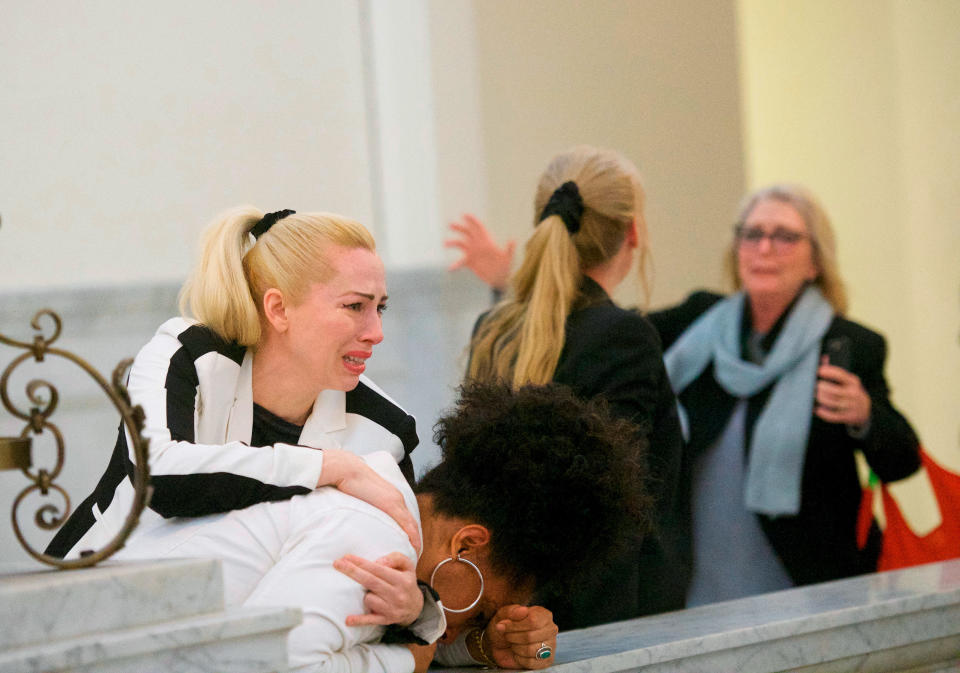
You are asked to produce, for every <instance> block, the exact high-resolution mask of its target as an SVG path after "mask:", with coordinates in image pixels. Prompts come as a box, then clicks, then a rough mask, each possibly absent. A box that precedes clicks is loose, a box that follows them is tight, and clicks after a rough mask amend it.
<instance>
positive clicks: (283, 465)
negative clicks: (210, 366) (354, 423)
mask: <svg viewBox="0 0 960 673" xmlns="http://www.w3.org/2000/svg"><path fill="white" fill-rule="evenodd" d="M186 355H187V354H186V351H185V350H183V349H182V344H181V342H180V341H179V340H178V339H177V337H176V336H175V335H173V334H171V333H170V332H166V331H164V329H163V328H161V330H160V331H159V332H158V333H157V334H156V336H154V337H153V339H151V341H150V342H149V343H148V344H147V345H146V346H144V348H143V349H141V351H140V353H138V355H137V357H136V359H135V361H134V364H133V367H132V369H131V371H130V377H129V383H128V386H127V388H128V390H129V392H130V397H131V400H132V402H133V403H134V404H139V405H141V407H142V408H143V410H144V414H145V419H144V431H143V434H144V436H145V437H146V438H147V439H148V440H149V456H150V458H149V460H150V472H151V477H152V479H151V481H152V485H153V488H154V495H153V498H152V500H151V503H150V506H151V508H152V509H154V510H156V511H157V512H158V513H160V514H161V515H163V516H165V517H170V516H201V515H204V514H212V513H217V512H223V511H228V510H232V509H240V508H242V507H247V506H249V505H252V504H255V503H258V502H263V501H266V500H277V499H281V498H286V497H290V496H291V495H295V494H298V493H307V492H309V491H310V490H312V489H313V488H315V487H316V485H317V481H318V480H319V478H320V473H321V471H322V469H323V452H322V451H317V450H315V449H312V448H307V447H302V446H292V445H287V444H276V445H275V446H272V447H252V446H248V445H246V444H244V443H243V442H229V443H226V444H197V443H194V441H193V440H194V434H195V427H196V414H197V409H196V405H197V387H198V381H197V371H196V366H195V363H194V361H193V360H192V358H190V357H187V356H186ZM211 357H221V358H222V359H223V360H224V364H223V365H222V366H235V365H236V363H234V362H231V361H229V360H228V359H227V358H225V357H223V356H220V355H218V354H211ZM217 366H220V365H219V364H218V365H217ZM220 411H221V410H218V409H207V410H206V413H220ZM222 412H223V413H224V414H228V413H229V409H224V410H222ZM123 439H124V440H126V442H127V450H128V457H129V459H130V460H131V461H132V460H133V455H132V453H131V449H132V444H131V442H130V440H129V436H128V435H126V432H125V433H124V437H123ZM184 494H197V496H198V497H197V498H193V497H191V498H189V499H188V498H184V497H183V496H184ZM200 494H202V497H199V496H200Z"/></svg>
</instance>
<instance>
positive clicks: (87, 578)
mask: <svg viewBox="0 0 960 673" xmlns="http://www.w3.org/2000/svg"><path fill="white" fill-rule="evenodd" d="M300 619H301V615H300V610H299V609H298V608H227V609H225V608H224V603H223V575H222V573H221V569H220V562H219V561H212V560H167V561H161V562H154V563H149V562H143V563H120V562H113V561H108V562H106V563H104V564H101V565H99V566H97V567H95V568H84V569H82V570H72V571H57V570H44V571H35V572H26V571H22V570H21V571H19V572H8V573H6V574H3V573H2V572H0V673H55V672H56V673H208V672H209V673H270V672H271V671H278V672H279V671H285V670H287V634H288V632H289V631H290V629H292V628H293V627H294V626H296V625H297V624H299V623H300Z"/></svg>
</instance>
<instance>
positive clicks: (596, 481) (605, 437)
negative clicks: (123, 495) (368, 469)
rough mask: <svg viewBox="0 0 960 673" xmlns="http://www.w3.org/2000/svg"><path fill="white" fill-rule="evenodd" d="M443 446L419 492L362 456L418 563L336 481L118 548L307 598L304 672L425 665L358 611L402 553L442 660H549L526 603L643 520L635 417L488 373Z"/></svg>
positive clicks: (254, 597)
mask: <svg viewBox="0 0 960 673" xmlns="http://www.w3.org/2000/svg"><path fill="white" fill-rule="evenodd" d="M435 440H436V441H437V443H438V444H439V445H440V447H441V449H442V452H443V461H442V462H441V463H440V464H439V465H438V466H436V467H435V468H433V469H432V470H431V471H430V472H428V473H427V474H426V475H425V476H424V477H423V479H422V480H421V481H420V483H419V484H418V485H417V487H416V490H417V493H416V496H414V494H413V492H412V491H411V490H410V488H409V487H408V486H407V485H406V482H405V480H404V478H403V475H402V474H401V472H400V468H399V467H398V466H397V464H396V461H394V460H393V459H391V458H390V457H389V456H388V455H387V454H371V455H368V456H365V457H364V460H366V461H367V462H368V463H369V464H370V465H371V466H372V467H373V468H374V469H375V470H377V471H378V472H379V473H380V474H381V475H382V476H383V477H384V478H385V479H387V480H388V481H389V482H390V483H391V484H393V485H394V486H396V487H397V488H398V489H400V491H401V492H402V493H403V495H404V498H405V500H406V501H407V503H408V505H409V507H410V510H411V511H413V512H419V517H420V523H421V526H422V533H423V535H422V539H423V551H422V553H421V554H420V556H419V559H417V556H416V551H415V550H414V548H413V547H412V546H411V544H410V540H409V538H408V537H407V536H406V535H405V534H404V532H403V530H402V529H401V528H400V526H399V525H398V524H397V523H396V522H395V521H394V520H393V519H391V518H390V517H389V516H387V515H386V514H384V513H383V512H382V511H380V510H378V509H376V508H374V507H372V506H370V505H368V504H367V503H365V502H362V501H360V500H358V499H356V498H354V497H352V496H349V495H346V494H344V493H343V492H341V491H337V490H336V489H334V488H321V489H318V490H316V491H314V492H312V493H310V494H309V495H302V496H296V497H293V498H291V499H289V500H284V501H280V502H268V503H261V504H259V505H255V506H253V507H248V508H246V509H243V510H237V511H233V512H229V513H226V514H217V515H213V516H207V517H201V518H196V519H171V520H168V521H167V522H165V523H164V525H163V526H162V527H160V528H154V529H152V530H151V531H149V532H147V533H146V534H144V535H141V536H139V537H138V536H137V535H136V534H134V536H133V538H132V539H131V540H130V541H129V542H128V544H127V548H126V549H124V550H122V551H121V552H120V554H119V556H121V557H123V558H156V557H162V556H194V557H196V556H216V557H218V558H221V559H223V563H224V567H223V569H224V578H225V582H226V588H227V590H226V595H227V600H228V602H229V603H233V604H241V605H259V606H266V605H270V606H282V605H288V606H299V607H300V608H301V609H302V610H303V615H304V618H303V623H302V624H301V625H300V626H299V627H297V628H296V629H294V630H293V632H292V633H291V635H290V639H289V641H288V648H289V651H290V664H291V666H293V667H298V666H299V667H304V669H303V670H314V668H313V667H317V670H319V667H323V668H324V670H334V671H336V670H364V671H372V672H380V671H383V672H391V673H410V671H414V670H416V671H423V670H425V669H426V667H427V666H428V665H429V663H430V661H431V660H432V659H433V656H434V652H435V645H428V644H426V643H423V642H422V641H420V642H419V643H418V642H417V639H416V638H415V637H411V636H410V634H409V633H405V632H404V631H403V630H401V629H398V628H397V627H395V626H394V627H384V626H381V625H376V624H371V623H369V622H368V621H365V620H363V619H362V618H359V619H358V615H359V614H360V613H362V612H363V611H364V609H363V608H364V593H365V592H364V587H363V586H362V584H363V585H369V584H370V576H371V575H373V574H375V572H376V566H377V560H378V559H381V558H383V557H384V556H385V555H387V554H390V553H392V552H398V551H399V552H401V553H403V554H405V555H406V556H408V557H409V558H410V559H411V560H415V561H416V576H417V579H418V580H419V581H420V582H423V583H429V584H430V585H431V586H432V587H433V589H434V590H435V591H436V593H437V594H438V595H439V599H440V601H441V602H442V605H443V608H444V614H445V617H446V630H445V632H444V634H443V636H442V637H441V638H440V641H441V642H443V643H447V644H450V645H451V647H449V648H446V649H447V652H446V656H444V657H442V660H443V662H444V663H454V662H456V660H457V656H456V655H457V653H456V649H457V648H458V647H460V648H466V650H467V651H468V652H469V653H470V654H471V655H472V657H473V658H477V659H479V660H481V661H483V662H485V663H487V664H488V665H490V666H497V667H502V668H543V667H546V666H549V665H550V664H552V663H553V650H554V648H555V645H556V641H555V637H556V633H557V628H556V626H555V625H554V624H553V623H552V621H551V619H550V614H549V613H548V612H547V611H546V610H545V609H544V608H539V607H529V608H528V607H526V604H527V603H528V602H529V601H530V599H531V597H532V596H533V593H534V591H538V592H539V591H541V590H544V589H551V590H553V591H565V590H568V589H569V588H570V587H571V586H572V585H573V584H574V583H576V582H577V580H578V579H579V577H580V576H581V574H582V573H584V572H589V571H590V570H591V569H593V568H595V567H597V566H599V565H601V564H603V563H604V561H605V560H606V559H607V558H608V557H609V555H610V554H611V553H612V551H613V550H614V549H616V546H617V543H618V541H620V540H623V539H625V537H626V536H625V535H624V531H628V530H635V529H636V528H637V527H638V526H639V527H641V528H642V527H644V526H645V525H646V520H647V514H648V511H649V510H650V508H651V500H650V498H648V496H646V495H645V493H644V491H643V490H642V489H638V488H637V484H642V483H644V482H645V479H646V474H645V472H644V469H645V468H644V467H643V465H644V461H643V460H642V459H643V456H642V455H638V452H637V444H636V439H635V437H634V435H633V433H632V431H631V426H630V424H629V423H627V422H626V421H621V420H617V419H615V418H613V417H612V416H611V415H610V414H609V412H608V411H607V409H606V406H605V405H604V404H602V403H597V402H584V401H581V400H579V399H577V398H576V397H574V395H573V394H572V393H571V392H570V391H569V389H567V388H565V387H562V386H557V385H547V386H528V387H523V388H520V389H518V390H511V389H510V387H509V386H506V385H501V384H479V383H478V384H471V385H467V386H465V387H464V388H462V390H461V396H460V399H459V401H458V403H457V405H456V407H455V408H454V409H453V410H452V411H451V412H450V413H449V414H448V415H446V416H444V417H443V418H441V419H440V420H439V421H438V423H437V425H436V433H435ZM338 571H339V572H338ZM354 580H358V581H359V582H360V583H358V582H357V581H354ZM361 583H362V584H361ZM474 626H475V627H478V628H476V629H471V628H468V627H474ZM461 633H469V634H470V636H471V637H469V638H466V639H464V638H459V639H458V635H460V634H461ZM297 670H300V669H297Z"/></svg>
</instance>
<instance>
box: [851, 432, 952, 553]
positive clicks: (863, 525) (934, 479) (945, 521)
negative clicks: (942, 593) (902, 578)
mask: <svg viewBox="0 0 960 673" xmlns="http://www.w3.org/2000/svg"><path fill="white" fill-rule="evenodd" d="M920 458H921V459H922V461H923V464H922V466H921V467H920V469H921V470H926V475H927V477H928V478H929V482H930V486H931V487H932V489H933V494H932V495H933V498H934V499H935V501H936V505H937V506H939V509H940V517H941V521H940V523H939V525H938V526H936V527H935V528H933V530H931V531H929V532H927V531H923V534H918V533H917V532H915V531H914V530H913V529H912V528H911V527H910V525H909V524H908V522H907V520H906V519H905V518H904V516H903V514H902V513H901V511H900V507H899V506H898V505H897V502H896V500H895V499H894V497H893V496H892V495H891V494H890V485H889V484H881V483H880V482H879V480H878V479H877V477H876V475H874V474H873V473H872V472H871V473H870V478H869V483H868V485H867V486H866V487H865V488H864V490H863V499H862V500H861V501H860V517H859V520H858V522H857V544H858V545H859V546H860V547H861V548H863V546H864V545H865V544H866V541H867V533H868V532H869V530H870V524H871V522H872V521H873V518H874V516H873V501H874V497H875V496H874V492H875V491H876V490H878V489H879V491H880V497H881V498H882V503H883V518H884V519H885V524H886V525H885V526H881V528H882V529H883V543H882V546H881V549H880V559H879V560H878V562H877V570H878V571H879V570H895V569H897V568H906V567H908V566H914V565H920V564H922V563H932V562H934V561H945V560H947V559H952V558H957V557H960V475H958V474H954V473H953V472H950V471H949V470H946V469H944V468H943V467H941V466H940V465H938V464H937V463H936V462H934V460H933V459H932V458H931V457H930V455H929V454H928V453H927V452H926V451H924V450H922V449H921V450H920Z"/></svg>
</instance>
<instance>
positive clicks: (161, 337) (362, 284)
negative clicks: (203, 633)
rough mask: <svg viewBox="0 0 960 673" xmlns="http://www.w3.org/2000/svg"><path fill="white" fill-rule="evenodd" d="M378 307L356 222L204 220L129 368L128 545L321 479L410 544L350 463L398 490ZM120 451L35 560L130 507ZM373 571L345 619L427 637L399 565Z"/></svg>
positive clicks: (246, 213)
mask: <svg viewBox="0 0 960 673" xmlns="http://www.w3.org/2000/svg"><path fill="white" fill-rule="evenodd" d="M386 301H387V293H386V280H385V276H384V269H383V263H382V262H381V261H380V258H379V256H378V255H377V252H376V246H375V244H374V241H373V238H372V237H371V236H370V233H369V232H368V231H367V230H366V229H365V228H364V227H363V226H362V225H360V224H359V223H357V222H354V221H352V220H349V219H347V218H345V217H342V216H340V215H334V214H330V213H295V212H294V211H292V210H283V211H279V212H275V213H269V214H266V215H265V214H264V213H262V212H261V211H260V210H258V209H256V208H254V207H252V206H244V207H239V208H235V209H233V210H229V211H227V212H225V213H223V214H222V215H220V216H219V217H217V218H216V219H215V220H214V221H213V222H212V223H211V224H210V226H209V228H208V230H207V232H206V235H205V237H204V241H203V244H202V249H201V256H200V259H199V262H198V263H197V266H196V268H195V270H194V271H193V273H192V275H191V276H190V278H189V280H188V281H187V283H186V284H185V285H184V287H183V290H182V291H181V296H180V306H181V311H182V313H183V317H179V318H173V319H171V320H168V321H167V322H165V323H164V324H163V325H161V326H160V328H159V329H158V331H157V333H156V335H155V336H154V337H153V339H151V341H150V342H149V343H148V344H147V345H146V346H144V348H143V349H142V350H141V351H140V353H139V354H138V355H137V357H136V359H135V361H134V364H133V367H132V368H131V371H130V377H129V383H128V388H129V391H130V396H131V399H132V401H133V403H134V404H139V405H141V406H142V407H143V410H144V412H145V425H144V435H145V436H146V437H147V438H148V439H149V441H150V445H149V452H150V476H151V485H152V487H153V496H152V499H151V502H150V509H149V510H147V511H145V512H144V513H143V514H142V515H141V518H140V523H139V526H138V528H137V530H136V531H135V532H134V535H133V538H132V539H131V542H132V541H133V539H135V538H137V537H142V536H149V534H150V531H151V530H153V529H155V528H158V527H159V526H161V524H162V522H163V519H165V518H170V517H198V516H204V515H209V514H216V513H222V512H228V511H232V510H239V509H243V508H246V507H249V506H251V505H254V504H257V503H261V502H266V501H277V500H285V499H288V498H291V497H293V496H294V495H304V494H308V493H311V492H312V491H313V490H314V489H317V488H319V487H321V486H324V485H333V486H336V487H337V488H338V489H340V490H341V491H343V492H344V493H347V494H349V495H353V496H355V497H357V498H359V499H361V500H364V501H366V502H368V503H370V504H371V505H373V506H375V507H377V508H378V509H381V510H383V512H385V513H386V514H388V515H389V516H390V517H392V518H393V519H394V520H395V521H396V522H397V523H398V524H399V525H400V526H401V527H402V528H403V529H404V531H406V533H407V534H408V536H409V538H410V542H411V544H412V545H413V546H414V547H416V548H419V547H420V534H419V527H418V525H417V522H416V520H415V519H414V517H413V515H412V514H411V513H410V512H409V511H408V509H407V507H406V506H405V504H404V499H403V497H402V496H401V494H400V492H399V491H398V489H397V488H395V487H394V486H392V485H390V484H389V483H388V482H387V481H386V480H384V479H383V478H382V477H381V476H379V475H378V474H377V473H376V472H374V471H373V470H372V469H371V468H370V467H369V466H368V465H367V463H366V462H364V460H363V459H362V458H361V457H360V456H362V455H364V454H369V453H372V452H375V451H386V452H388V453H389V454H390V456H391V457H392V458H393V460H394V461H396V462H397V463H399V464H400V467H401V470H402V471H403V472H404V475H405V476H406V477H407V479H408V480H409V481H411V482H412V479H413V471H412V464H411V462H410V457H409V453H410V451H412V450H413V448H414V446H416V444H417V441H418V440H417V434H416V426H415V423H414V419H413V417H412V416H410V415H408V414H407V413H406V412H405V411H404V410H403V409H401V408H400V407H399V406H397V405H396V404H395V403H394V402H393V401H392V400H390V399H389V398H388V397H387V396H386V395H384V394H383V393H382V392H381V391H380V390H379V388H377V387H376V386H375V385H374V384H373V383H372V382H371V381H369V380H368V379H366V378H365V377H364V376H363V371H364V369H365V362H366V360H367V358H369V357H370V356H371V355H372V353H373V347H374V346H376V345H377V344H379V343H380V342H381V341H382V340H383V332H382V326H381V314H382V312H383V310H384V308H385V307H386ZM127 447H128V441H127V437H126V435H125V434H124V429H123V427H122V426H121V430H120V432H119V435H118V437H117V444H116V447H115V449H114V452H113V456H112V458H111V461H110V464H109V466H108V468H107V471H106V473H105V474H104V475H103V477H102V478H101V480H100V483H99V484H98V485H97V487H96V489H95V490H94V492H93V493H92V494H91V495H90V497H89V498H87V500H85V501H84V502H83V503H82V504H81V505H80V506H79V507H78V508H77V510H76V511H75V512H74V514H73V515H72V516H71V517H70V519H69V520H68V521H67V523H66V524H64V526H63V527H62V528H61V529H60V531H59V532H58V533H57V535H56V537H55V538H54V539H53V541H52V542H51V543H50V546H49V547H48V549H47V553H50V554H54V555H57V556H61V557H75V556H77V555H79V554H80V553H82V551H83V550H85V549H90V548H99V547H100V546H102V545H103V544H104V543H105V542H106V541H108V540H109V539H111V538H112V537H113V535H114V534H115V533H116V531H117V530H119V528H120V526H121V525H122V523H123V520H124V518H125V517H126V514H127V512H128V511H129V510H130V503H131V502H132V497H133V487H132V484H131V480H130V479H129V478H128V474H127V470H128V469H131V462H130V460H131V457H130V456H129V454H128V448H127ZM265 534H267V535H269V531H267V532H265ZM382 561H383V562H382V563H378V564H374V563H367V564H365V565H364V572H365V573H367V575H365V576H366V577H368V578H372V579H367V580H365V581H364V582H362V583H363V584H364V586H366V587H367V588H368V589H371V591H370V592H369V593H368V597H369V600H368V601H367V602H366V603H365V605H366V607H367V609H368V610H371V612H372V614H367V615H363V616H359V617H358V618H357V619H358V620H359V621H357V622H355V623H357V624H388V623H398V624H402V625H410V624H411V623H413V622H414V621H415V620H416V619H417V616H418V615H421V610H423V615H426V616H427V617H428V619H427V621H428V622H429V621H432V622H434V626H433V627H432V628H433V629H434V631H435V630H436V629H435V627H436V622H437V621H438V619H437V618H438V617H439V616H440V612H439V609H438V608H437V607H436V604H435V602H434V601H433V600H432V598H431V599H429V600H427V601H425V600H424V594H423V593H421V591H420V589H419V588H418V587H417V584H416V580H415V576H414V572H413V570H414V569H413V564H412V563H411V562H410V560H409V559H408V558H407V557H405V556H403V555H402V554H397V555H396V556H391V557H390V558H389V559H383V560H382ZM368 583H370V586H368ZM228 588H229V587H228ZM228 599H229V597H228ZM439 621H440V622H442V619H439ZM441 633H442V628H441V629H440V631H439V633H436V632H433V631H430V632H423V633H421V634H419V635H420V636H422V637H423V638H424V640H434V639H436V637H439V635H440V634H441Z"/></svg>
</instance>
